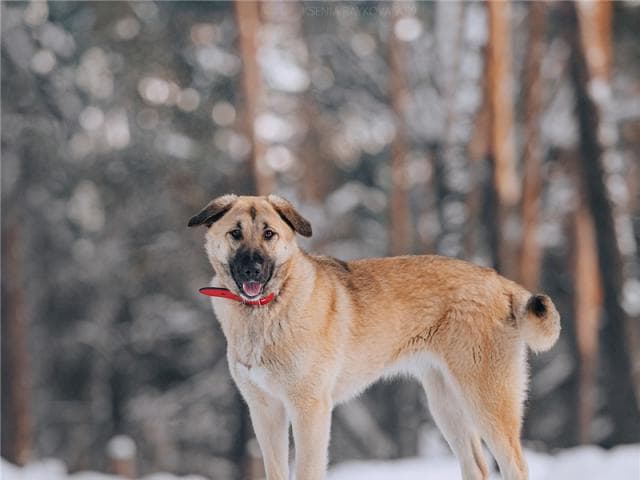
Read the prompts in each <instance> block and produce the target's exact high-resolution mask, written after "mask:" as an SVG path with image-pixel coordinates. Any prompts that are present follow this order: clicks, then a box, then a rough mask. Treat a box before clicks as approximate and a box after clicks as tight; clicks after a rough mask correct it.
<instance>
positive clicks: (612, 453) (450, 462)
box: [329, 445, 640, 480]
mask: <svg viewBox="0 0 640 480" xmlns="http://www.w3.org/2000/svg"><path fill="white" fill-rule="evenodd" d="M525 455H526V457H527V462H528V464H529V476H530V480H556V479H562V480H600V479H615V480H638V479H640V445H629V446H620V447H616V448H614V449H612V450H603V449H601V448H599V447H595V446H584V447H577V448H572V449H568V450H564V451H561V452H560V453H558V454H557V455H555V456H554V455H549V454H543V453H536V452H532V451H526V453H525ZM390 478H392V479H394V480H414V479H415V480H448V479H451V480H454V479H455V480H458V479H459V478H460V471H459V469H458V464H457V462H456V460H455V459H454V458H452V457H450V456H446V457H440V458H415V459H407V460H397V461H392V462H351V463H343V464H340V465H337V466H335V467H334V468H333V469H332V470H331V473H330V475H329V480H387V479H390ZM499 478H500V476H499V475H498V473H497V472H494V473H493V474H492V475H491V479H492V480H494V479H495V480H497V479H499Z"/></svg>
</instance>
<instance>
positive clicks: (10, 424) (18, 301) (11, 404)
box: [2, 220, 31, 465]
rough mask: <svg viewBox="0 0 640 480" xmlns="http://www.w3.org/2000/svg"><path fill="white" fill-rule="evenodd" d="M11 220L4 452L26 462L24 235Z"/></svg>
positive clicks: (6, 252) (6, 261)
mask: <svg viewBox="0 0 640 480" xmlns="http://www.w3.org/2000/svg"><path fill="white" fill-rule="evenodd" d="M3 223H4V222H3ZM8 223H9V224H8V225H7V227H6V230H5V229H4V228H5V225H3V232H2V233H3V235H2V237H3V238H2V249H3V252H2V261H3V268H4V272H3V275H2V276H3V278H2V280H3V281H2V294H3V298H2V456H3V457H4V458H6V459H7V460H9V461H10V462H12V463H15V464H17V465H24V464H25V463H26V462H27V461H28V460H29V457H30V455H31V417H30V415H31V414H30V405H31V399H30V385H29V383H30V375H29V362H28V353H27V311H26V304H25V298H24V295H25V292H24V272H23V268H24V260H23V255H24V252H23V241H24V239H23V238H22V234H21V233H22V228H21V226H20V224H19V223H18V221H16V220H13V221H10V222H8Z"/></svg>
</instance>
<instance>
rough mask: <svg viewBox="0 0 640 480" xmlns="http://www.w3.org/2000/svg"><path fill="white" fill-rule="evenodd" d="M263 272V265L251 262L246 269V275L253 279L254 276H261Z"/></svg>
mask: <svg viewBox="0 0 640 480" xmlns="http://www.w3.org/2000/svg"><path fill="white" fill-rule="evenodd" d="M261 272H262V263H258V262H251V263H249V264H248V265H245V267H244V274H245V275H246V276H247V277H251V276H253V275H260V273H261Z"/></svg>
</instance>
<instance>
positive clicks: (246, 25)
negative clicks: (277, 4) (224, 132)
mask: <svg viewBox="0 0 640 480" xmlns="http://www.w3.org/2000/svg"><path fill="white" fill-rule="evenodd" d="M235 14H236V22H237V24H238V30H239V31H240V55H241V57H242V66H243V71H242V86H243V90H244V98H245V123H246V130H247V134H248V136H249V138H250V139H251V144H252V152H251V168H252V170H253V174H254V178H255V192H256V194H257V195H267V194H269V193H271V191H272V190H273V186H274V175H273V171H272V170H271V169H270V168H269V166H268V165H266V163H265V153H266V145H265V143H264V142H263V141H262V140H261V139H260V138H259V137H258V136H257V135H256V130H255V122H256V118H257V116H258V115H259V114H260V110H261V108H262V96H263V85H262V78H261V75H260V69H259V66H258V62H257V58H256V53H257V45H258V39H257V38H256V37H257V35H258V33H259V32H260V25H261V19H260V4H259V2H256V1H245V0H236V1H235Z"/></svg>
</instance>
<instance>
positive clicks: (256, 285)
mask: <svg viewBox="0 0 640 480" xmlns="http://www.w3.org/2000/svg"><path fill="white" fill-rule="evenodd" d="M242 290H244V293H246V294H247V296H248V297H255V296H257V295H260V292H262V284H261V283H260V282H254V281H251V282H243V283H242Z"/></svg>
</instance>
